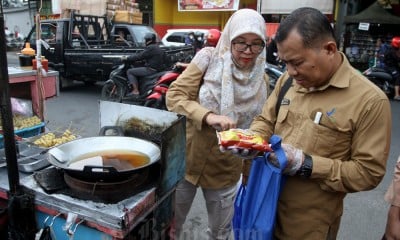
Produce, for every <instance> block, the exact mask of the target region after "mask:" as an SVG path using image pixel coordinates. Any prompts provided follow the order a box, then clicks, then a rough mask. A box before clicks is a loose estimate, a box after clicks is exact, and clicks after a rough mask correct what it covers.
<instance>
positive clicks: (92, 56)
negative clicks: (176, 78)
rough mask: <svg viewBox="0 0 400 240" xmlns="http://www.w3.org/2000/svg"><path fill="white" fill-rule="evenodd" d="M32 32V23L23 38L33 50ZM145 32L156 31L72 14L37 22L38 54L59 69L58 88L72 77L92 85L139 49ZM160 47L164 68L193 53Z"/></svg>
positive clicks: (181, 49)
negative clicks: (124, 57)
mask: <svg viewBox="0 0 400 240" xmlns="http://www.w3.org/2000/svg"><path fill="white" fill-rule="evenodd" d="M36 32H37V31H36V26H34V27H33V28H32V30H31V32H30V33H29V34H28V36H27V38H26V40H25V41H26V42H30V44H31V46H32V47H33V48H34V49H36V45H37V39H36ZM148 32H152V33H155V34H156V32H155V31H154V29H153V28H151V27H149V26H145V25H134V24H123V23H112V22H110V21H109V20H108V19H107V17H105V16H91V15H78V14H72V15H71V17H70V18H65V19H53V20H43V21H41V40H42V41H40V43H41V46H42V47H41V54H42V56H45V57H46V58H47V59H48V61H49V68H51V69H54V70H56V71H58V72H59V74H60V75H59V76H60V87H61V88H62V87H65V86H67V85H70V83H72V81H73V80H78V81H83V82H85V83H88V84H92V83H95V82H97V81H105V80H107V79H108V77H109V74H110V72H111V70H112V68H113V67H114V66H116V65H118V64H121V62H122V61H121V57H122V56H129V55H131V54H134V53H137V52H139V51H142V50H143V48H144V46H145V45H144V42H143V38H144V35H145V34H146V33H148ZM156 35H157V34H156ZM121 36H123V37H121ZM157 37H158V35H157ZM158 40H159V37H158ZM161 47H162V48H163V49H164V50H165V52H166V56H167V57H166V63H165V65H166V67H168V66H171V65H172V64H173V63H175V62H177V61H181V62H188V61H190V59H191V58H192V57H193V55H194V50H193V48H192V46H183V47H166V46H162V45H161Z"/></svg>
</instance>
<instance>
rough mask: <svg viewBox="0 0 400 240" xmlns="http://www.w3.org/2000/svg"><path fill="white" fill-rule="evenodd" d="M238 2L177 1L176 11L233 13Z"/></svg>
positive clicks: (226, 0)
mask: <svg viewBox="0 0 400 240" xmlns="http://www.w3.org/2000/svg"><path fill="white" fill-rule="evenodd" d="M238 8H239V0H178V11H235V10H238Z"/></svg>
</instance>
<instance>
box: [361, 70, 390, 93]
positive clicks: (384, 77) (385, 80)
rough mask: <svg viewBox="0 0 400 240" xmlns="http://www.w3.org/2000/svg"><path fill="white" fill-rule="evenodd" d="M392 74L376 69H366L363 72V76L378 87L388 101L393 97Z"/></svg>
mask: <svg viewBox="0 0 400 240" xmlns="http://www.w3.org/2000/svg"><path fill="white" fill-rule="evenodd" d="M392 74H393V73H392ZM392 74H390V73H388V72H387V71H386V70H384V69H382V68H377V67H371V68H368V69H367V70H365V71H364V72H363V75H364V76H365V77H367V78H368V79H369V80H370V81H371V82H373V83H374V84H375V85H376V86H378V87H379V88H380V89H381V90H382V91H383V92H384V93H385V94H386V96H388V98H389V99H391V98H393V97H394V78H393V76H392ZM394 74H396V73H394Z"/></svg>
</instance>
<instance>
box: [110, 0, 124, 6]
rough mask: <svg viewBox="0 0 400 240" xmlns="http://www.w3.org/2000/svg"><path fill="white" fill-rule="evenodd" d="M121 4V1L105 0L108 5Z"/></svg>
mask: <svg viewBox="0 0 400 240" xmlns="http://www.w3.org/2000/svg"><path fill="white" fill-rule="evenodd" d="M121 2H122V4H124V1H123V0H107V4H108V3H110V4H116V5H121Z"/></svg>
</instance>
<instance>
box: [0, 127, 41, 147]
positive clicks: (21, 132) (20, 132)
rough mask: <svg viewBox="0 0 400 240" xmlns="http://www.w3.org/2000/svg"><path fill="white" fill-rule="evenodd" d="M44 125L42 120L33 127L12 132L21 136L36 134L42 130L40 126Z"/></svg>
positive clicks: (0, 140)
mask: <svg viewBox="0 0 400 240" xmlns="http://www.w3.org/2000/svg"><path fill="white" fill-rule="evenodd" d="M44 125H45V124H44V122H42V123H40V124H38V125H35V126H33V127H29V128H22V129H18V130H15V131H14V133H15V135H17V136H19V137H22V138H28V137H32V136H36V135H39V134H40V133H41V132H42V127H44ZM0 148H4V141H3V135H1V134H0Z"/></svg>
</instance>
